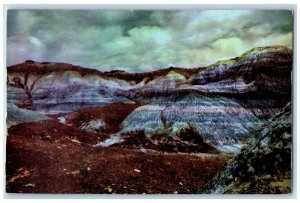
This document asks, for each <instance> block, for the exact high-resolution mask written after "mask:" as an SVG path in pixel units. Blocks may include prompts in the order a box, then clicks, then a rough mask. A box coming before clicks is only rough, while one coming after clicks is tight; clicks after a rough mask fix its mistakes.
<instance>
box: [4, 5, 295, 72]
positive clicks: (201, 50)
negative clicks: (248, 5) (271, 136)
mask: <svg viewBox="0 0 300 203" xmlns="http://www.w3.org/2000/svg"><path fill="white" fill-rule="evenodd" d="M292 23H293V22H292V13H291V12H290V11H258V10H257V11H254V10H231V11H230V10H227V11H226V10H223V11H222V10H219V11H213V10H203V11H202V10H186V11H136V10H9V11H8V16H7V65H12V64H16V63H21V62H23V61H25V60H27V59H32V60H36V61H54V62H67V63H72V64H79V65H81V66H85V67H94V68H98V69H100V70H111V69H126V70H128V71H144V70H150V69H157V68H161V67H166V66H170V65H178V66H184V67H196V66H201V65H207V64H209V63H213V62H215V61H216V60H219V59H224V58H228V57H234V56H238V55H240V54H241V53H243V52H244V51H245V50H247V49H251V48H253V47H255V46H265V45H274V44H279V45H284V46H287V47H290V48H291V47H292V29H293V26H292Z"/></svg>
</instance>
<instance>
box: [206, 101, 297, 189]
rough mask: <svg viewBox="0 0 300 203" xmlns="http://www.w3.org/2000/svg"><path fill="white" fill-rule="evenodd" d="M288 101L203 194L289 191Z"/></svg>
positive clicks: (289, 132) (290, 142)
mask: <svg viewBox="0 0 300 203" xmlns="http://www.w3.org/2000/svg"><path fill="white" fill-rule="evenodd" d="M291 119H292V118H291V104H290V103H289V104H287V105H286V106H285V107H284V109H283V110H282V111H281V112H280V113H278V114H277V115H276V116H274V117H273V118H272V119H271V120H270V121H268V122H267V123H266V124H265V125H264V126H262V128H261V129H260V130H258V131H257V133H256V134H255V139H254V140H253V142H252V144H250V145H249V146H247V147H245V148H244V149H243V150H242V152H241V153H240V154H239V155H238V156H237V157H236V158H234V159H233V160H232V161H230V163H229V164H228V165H227V166H226V167H225V169H224V170H223V171H222V172H220V173H219V174H218V175H217V176H216V177H215V178H213V179H212V180H211V181H210V183H209V184H208V185H207V187H206V189H205V190H204V191H203V193H209V194H210V193H252V194H257V193H279V194H282V193H290V192H291V187H292V185H291V184H292V183H291V174H292V162H291V159H292V157H291V155H292V154H291V153H292V135H291V131H292V120H291Z"/></svg>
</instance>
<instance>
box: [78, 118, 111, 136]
mask: <svg viewBox="0 0 300 203" xmlns="http://www.w3.org/2000/svg"><path fill="white" fill-rule="evenodd" d="M80 128H81V129H82V130H85V131H88V132H94V133H100V132H101V131H102V130H103V129H105V122H104V121H102V120H101V119H95V120H91V121H89V122H87V123H83V124H82V125H81V126H80Z"/></svg>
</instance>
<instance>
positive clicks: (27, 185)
mask: <svg viewBox="0 0 300 203" xmlns="http://www.w3.org/2000/svg"><path fill="white" fill-rule="evenodd" d="M25 187H35V184H32V183H28V184H26V185H25Z"/></svg>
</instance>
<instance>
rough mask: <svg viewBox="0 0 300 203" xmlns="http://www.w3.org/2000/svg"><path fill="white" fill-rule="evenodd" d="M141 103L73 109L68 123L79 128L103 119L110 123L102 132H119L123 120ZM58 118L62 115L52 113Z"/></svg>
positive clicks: (53, 116) (106, 133) (107, 133)
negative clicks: (92, 121) (84, 124)
mask: <svg viewBox="0 0 300 203" xmlns="http://www.w3.org/2000/svg"><path fill="white" fill-rule="evenodd" d="M138 106H139V105H137V104H126V103H113V104H109V105H106V106H104V107H100V108H99V107H91V108H84V109H79V110H77V111H73V112H72V113H71V116H69V117H68V116H67V117H68V118H67V123H68V124H71V125H73V126H75V127H77V128H79V127H80V126H81V125H82V124H83V123H86V122H89V121H91V120H95V119H101V120H103V121H104V122H105V123H107V124H108V125H107V126H106V128H105V129H104V130H103V132H101V133H102V134H105V135H110V134H113V133H117V132H118V131H119V130H120V124H121V122H122V121H123V120H124V119H125V118H126V117H127V116H128V115H129V114H130V113H131V112H132V111H133V110H134V109H135V108H137V107H138ZM50 116H51V117H52V118H57V117H59V116H61V115H50Z"/></svg>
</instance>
